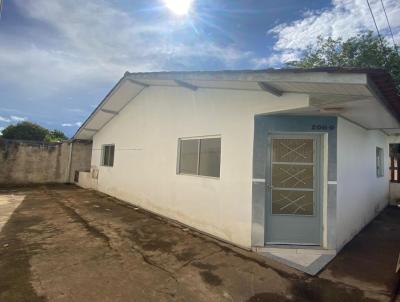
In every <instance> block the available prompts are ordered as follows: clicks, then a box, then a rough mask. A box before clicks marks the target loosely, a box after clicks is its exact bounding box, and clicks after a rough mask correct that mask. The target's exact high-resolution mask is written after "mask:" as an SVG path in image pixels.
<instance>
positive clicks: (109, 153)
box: [101, 145, 115, 167]
mask: <svg viewBox="0 0 400 302" xmlns="http://www.w3.org/2000/svg"><path fill="white" fill-rule="evenodd" d="M114 150H115V145H103V147H102V155H101V165H102V166H106V167H112V166H113V165H114Z"/></svg>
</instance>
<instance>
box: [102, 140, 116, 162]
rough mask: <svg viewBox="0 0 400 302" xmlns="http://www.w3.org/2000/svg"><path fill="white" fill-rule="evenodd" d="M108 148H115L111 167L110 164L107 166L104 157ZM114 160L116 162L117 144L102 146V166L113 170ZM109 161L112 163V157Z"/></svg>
mask: <svg viewBox="0 0 400 302" xmlns="http://www.w3.org/2000/svg"><path fill="white" fill-rule="evenodd" d="M106 147H113V148H114V152H113V159H112V165H110V164H109V163H107V164H105V160H104V159H105V158H104V156H105V151H106ZM114 160H115V144H103V145H101V158H100V165H101V166H102V167H109V168H112V167H114ZM108 161H110V157H109V158H108Z"/></svg>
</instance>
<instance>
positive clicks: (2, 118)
mask: <svg viewBox="0 0 400 302" xmlns="http://www.w3.org/2000/svg"><path fill="white" fill-rule="evenodd" d="M0 122H4V123H9V122H11V120H10V119H9V118H6V117H4V116H1V115H0Z"/></svg>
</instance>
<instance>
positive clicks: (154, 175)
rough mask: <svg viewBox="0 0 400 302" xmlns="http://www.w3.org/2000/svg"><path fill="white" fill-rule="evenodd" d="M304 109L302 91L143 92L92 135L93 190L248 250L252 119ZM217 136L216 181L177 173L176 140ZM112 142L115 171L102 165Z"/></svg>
mask: <svg viewBox="0 0 400 302" xmlns="http://www.w3.org/2000/svg"><path fill="white" fill-rule="evenodd" d="M307 106H308V97H307V96H305V95H301V94H285V95H283V96H282V97H276V96H273V95H271V94H269V93H267V92H264V91H241V90H222V89H221V90H218V89H214V90H211V89H200V90H197V91H191V90H188V89H185V88H179V87H178V88H177V87H153V86H152V87H148V88H146V89H145V90H143V91H142V92H141V93H140V95H139V96H137V97H136V98H135V99H134V100H133V101H132V102H130V103H129V104H128V105H127V106H126V107H125V108H124V110H122V112H120V113H119V114H118V115H117V116H115V117H114V119H112V120H111V121H110V122H109V123H108V124H107V125H106V126H105V127H103V128H102V129H101V130H100V131H99V132H98V133H97V134H96V135H95V136H94V138H93V156H92V169H97V168H98V169H99V173H98V179H97V183H96V186H97V188H98V190H100V191H102V192H104V193H107V194H109V195H112V196H115V197H117V198H120V199H123V200H125V201H127V202H131V203H133V204H137V205H138V206H141V207H143V208H145V209H148V210H150V211H153V212H156V213H158V214H160V215H164V216H167V217H170V218H172V219H176V220H178V221H180V222H182V223H185V224H187V225H189V226H192V227H194V228H197V229H199V230H201V231H204V232H207V233H209V234H211V235H214V236H216V237H219V238H221V239H224V240H227V241H230V242H233V243H235V244H237V245H240V246H244V247H250V246H251V215H252V202H251V200H252V161H253V152H252V151H253V137H254V116H255V115H256V114H261V113H268V112H277V111H281V110H287V109H293V108H302V107H307ZM209 135H219V136H221V170H220V178H219V179H213V178H207V177H199V176H189V175H177V173H176V170H177V148H178V139H179V138H186V137H199V136H209ZM103 144H115V158H114V166H113V167H103V166H100V157H101V147H102V145H103Z"/></svg>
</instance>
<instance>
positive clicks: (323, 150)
mask: <svg viewBox="0 0 400 302" xmlns="http://www.w3.org/2000/svg"><path fill="white" fill-rule="evenodd" d="M276 137H289V138H290V137H293V138H300V139H301V138H313V139H314V142H315V148H316V151H317V152H316V153H315V156H316V158H315V164H314V167H315V176H316V177H315V178H314V182H315V191H316V192H315V198H318V199H319V207H318V215H319V228H320V232H319V234H320V235H319V244H312V245H311V244H309V243H303V244H302V243H279V242H267V235H268V222H267V219H268V215H266V214H267V210H268V208H269V206H268V202H270V201H271V194H272V190H271V189H270V188H268V186H269V183H270V182H272V178H271V177H272V139H273V138H276ZM266 151H267V153H266V156H267V161H266V166H265V193H266V194H265V222H264V227H265V230H264V242H265V245H293V246H296V245H297V246H301V245H304V246H317V247H318V246H319V247H325V246H326V242H327V229H326V227H325V226H326V217H327V179H328V176H327V167H328V164H327V159H328V154H327V152H328V148H327V134H326V133H323V132H322V133H321V132H300V131H271V132H268V133H267V150H266Z"/></svg>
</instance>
